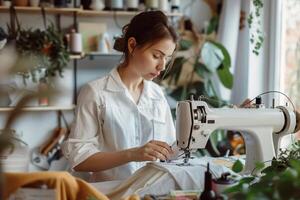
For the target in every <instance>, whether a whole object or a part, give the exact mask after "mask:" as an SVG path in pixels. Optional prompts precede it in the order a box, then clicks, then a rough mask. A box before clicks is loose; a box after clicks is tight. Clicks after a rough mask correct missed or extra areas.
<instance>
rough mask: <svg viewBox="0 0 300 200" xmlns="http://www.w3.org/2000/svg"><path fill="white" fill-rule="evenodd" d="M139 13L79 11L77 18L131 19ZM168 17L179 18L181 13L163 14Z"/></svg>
mask: <svg viewBox="0 0 300 200" xmlns="http://www.w3.org/2000/svg"><path fill="white" fill-rule="evenodd" d="M138 13H140V11H94V10H79V12H78V15H79V16H85V17H86V16H101V17H110V16H114V15H116V16H124V17H125V16H128V17H132V16H134V15H136V14H138ZM165 14H166V15H167V16H169V17H181V16H182V13H165Z"/></svg>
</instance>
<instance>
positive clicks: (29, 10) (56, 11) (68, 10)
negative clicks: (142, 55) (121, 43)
mask: <svg viewBox="0 0 300 200" xmlns="http://www.w3.org/2000/svg"><path fill="white" fill-rule="evenodd" d="M15 9H16V11H17V12H22V13H39V12H41V7H30V6H25V7H19V6H15ZM45 11H46V13H52V14H66V15H68V14H73V13H74V12H76V13H77V14H78V15H79V16H83V17H84V16H102V17H110V16H114V15H116V16H123V17H124V16H128V17H132V16H134V15H136V14H138V13H140V11H94V10H83V9H81V8H49V7H45ZM0 12H9V7H6V6H0ZM165 14H166V15H167V16H169V17H181V16H183V15H182V13H165Z"/></svg>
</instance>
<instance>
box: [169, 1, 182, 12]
mask: <svg viewBox="0 0 300 200" xmlns="http://www.w3.org/2000/svg"><path fill="white" fill-rule="evenodd" d="M179 10H180V0H172V1H171V11H172V12H179Z"/></svg>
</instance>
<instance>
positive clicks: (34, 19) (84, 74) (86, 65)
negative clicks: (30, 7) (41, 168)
mask: <svg viewBox="0 0 300 200" xmlns="http://www.w3.org/2000/svg"><path fill="white" fill-rule="evenodd" d="M191 2H193V3H192V4H191V5H192V7H189V6H187V7H186V9H185V14H186V15H188V16H192V19H193V21H195V24H196V26H197V27H198V28H199V29H200V28H201V27H203V24H204V21H207V20H209V18H210V13H209V10H208V7H207V6H206V4H204V3H203V2H202V0H188V1H182V5H183V6H182V8H183V7H185V6H186V5H189V4H190V3H191ZM18 17H19V19H20V22H21V24H22V27H33V28H37V27H43V21H42V16H41V15H38V14H24V13H23V14H21V13H18ZM47 18H48V19H49V20H52V21H53V22H54V21H55V18H54V16H53V15H50V14H48V15H47ZM61 19H62V27H68V26H70V25H72V23H73V19H72V17H70V16H64V15H62V17H61ZM116 19H117V22H118V24H119V25H120V26H123V25H125V24H126V23H128V21H129V20H130V17H123V16H122V17H119V16H117V18H116ZM79 21H86V22H105V23H107V24H108V26H107V27H108V32H109V34H110V36H111V37H112V36H114V35H116V34H120V33H121V30H120V28H119V27H118V26H116V23H115V20H114V19H113V18H112V17H80V18H79ZM7 22H9V15H8V13H0V26H1V27H6V23H7ZM119 59H120V57H95V58H94V59H93V60H90V59H88V58H85V59H83V60H80V61H78V70H77V83H78V86H79V87H80V86H81V85H82V84H84V83H86V82H87V81H89V80H93V79H96V78H99V77H102V76H104V75H105V74H107V73H108V72H109V71H110V70H111V69H112V68H113V67H114V66H116V65H117V63H118V61H119ZM66 72H67V73H65V74H64V76H65V77H64V79H63V80H60V84H61V85H60V86H59V87H62V86H63V87H64V88H73V86H74V77H73V63H72V61H71V62H70V64H69V65H68V69H67V70H66ZM72 98H73V94H72V93H69V94H68V95H67V96H64V97H62V98H61V99H60V100H61V102H64V103H66V102H71V101H72ZM7 114H8V113H6V112H0V127H3V126H4V124H5V121H6V116H7ZM64 114H65V115H66V117H67V119H68V121H69V122H71V121H72V116H73V114H72V111H65V112H64ZM56 126H57V113H56V112H55V111H43V112H25V113H24V114H23V115H22V116H21V117H20V118H19V119H18V120H17V121H16V123H14V124H13V128H14V129H16V131H17V133H20V134H22V139H23V140H24V141H25V142H26V143H28V144H29V146H30V148H35V147H38V146H40V145H41V144H42V143H43V142H44V141H45V139H46V138H48V137H49V136H50V135H51V132H52V130H53V129H54V128H55V127H56ZM30 169H31V170H38V168H36V167H34V166H31V167H30Z"/></svg>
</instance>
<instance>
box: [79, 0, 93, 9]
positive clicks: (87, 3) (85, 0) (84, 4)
mask: <svg viewBox="0 0 300 200" xmlns="http://www.w3.org/2000/svg"><path fill="white" fill-rule="evenodd" d="M91 2H92V1H91V0H81V5H82V7H83V9H84V10H88V9H90V5H91Z"/></svg>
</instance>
